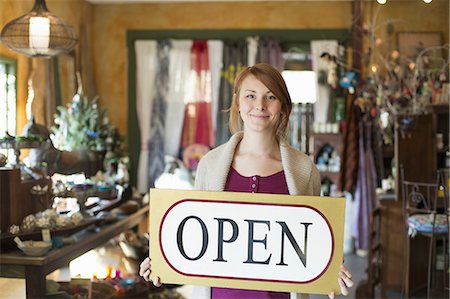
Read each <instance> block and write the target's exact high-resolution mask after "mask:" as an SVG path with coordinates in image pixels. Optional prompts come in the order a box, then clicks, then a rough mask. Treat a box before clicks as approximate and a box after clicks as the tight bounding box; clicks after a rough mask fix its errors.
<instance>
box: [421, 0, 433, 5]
mask: <svg viewBox="0 0 450 299" xmlns="http://www.w3.org/2000/svg"><path fill="white" fill-rule="evenodd" d="M431 1H433V0H423V2H425V3H427V4H428V3H431Z"/></svg>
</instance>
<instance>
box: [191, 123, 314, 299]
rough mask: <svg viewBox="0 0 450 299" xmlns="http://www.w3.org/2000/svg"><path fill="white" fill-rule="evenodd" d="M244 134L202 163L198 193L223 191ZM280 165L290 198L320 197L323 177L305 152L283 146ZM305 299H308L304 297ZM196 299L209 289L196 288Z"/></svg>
mask: <svg viewBox="0 0 450 299" xmlns="http://www.w3.org/2000/svg"><path fill="white" fill-rule="evenodd" d="M242 137H244V132H238V133H236V134H234V135H233V136H231V138H230V140H229V141H228V142H227V143H225V144H222V145H221V146H218V147H217V148H215V149H213V150H211V151H209V152H208V153H207V154H206V155H205V156H204V157H203V158H202V159H201V160H200V163H199V165H198V167H197V173H196V175H195V189H196V190H205V191H223V190H224V189H225V184H226V182H227V177H228V172H229V171H230V167H231V164H232V162H233V158H234V152H235V150H236V147H237V145H238V144H239V142H241V140H242ZM280 153H281V164H282V165H283V170H284V175H285V177H286V182H287V185H288V189H289V194H290V195H317V196H318V195H320V175H319V172H318V171H317V168H316V166H315V165H314V163H313V162H312V161H311V159H310V158H309V157H308V156H307V155H305V154H304V153H302V152H299V151H298V150H296V149H295V148H293V147H291V146H289V145H288V144H287V143H285V142H283V141H281V142H280ZM301 297H302V298H308V296H307V295H306V296H305V294H302V295H301ZM192 298H193V299H210V298H211V288H210V287H194V289H193V294H192ZM293 298H300V294H296V293H291V299H293Z"/></svg>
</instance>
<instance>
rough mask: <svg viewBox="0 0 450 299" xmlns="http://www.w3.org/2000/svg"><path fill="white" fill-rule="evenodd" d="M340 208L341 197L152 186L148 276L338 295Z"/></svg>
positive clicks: (340, 250)
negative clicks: (150, 271)
mask: <svg viewBox="0 0 450 299" xmlns="http://www.w3.org/2000/svg"><path fill="white" fill-rule="evenodd" d="M344 212H345V200H344V199H343V198H331V197H312V196H290V195H275V194H260V193H256V194H255V193H253V194H252V193H238V192H206V191H180V190H163V189H152V190H151V191H150V257H151V260H152V263H151V265H152V276H155V275H157V276H159V277H160V278H161V281H162V282H163V283H178V284H193V285H207V286H217V287H229V288H241V289H254V290H270V291H284V292H302V293H316V294H328V293H330V292H331V291H334V292H335V293H336V294H338V293H339V285H338V283H337V278H338V272H339V267H340V265H341V264H342V261H343V254H342V244H343V242H342V239H343V226H344Z"/></svg>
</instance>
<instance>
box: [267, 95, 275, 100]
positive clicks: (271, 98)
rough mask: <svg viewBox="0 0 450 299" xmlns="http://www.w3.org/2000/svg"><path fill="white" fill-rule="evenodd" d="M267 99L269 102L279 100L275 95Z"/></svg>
mask: <svg viewBox="0 0 450 299" xmlns="http://www.w3.org/2000/svg"><path fill="white" fill-rule="evenodd" d="M267 99H268V100H269V101H275V100H276V99H277V97H276V96H274V95H270V96H267Z"/></svg>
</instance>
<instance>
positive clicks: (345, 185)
mask: <svg viewBox="0 0 450 299" xmlns="http://www.w3.org/2000/svg"><path fill="white" fill-rule="evenodd" d="M354 101H355V96H354V95H352V94H349V95H348V97H347V102H348V103H350V104H347V111H348V113H347V116H346V120H345V123H346V130H345V131H344V133H343V134H344V136H343V150H342V157H341V170H340V172H339V180H338V189H339V190H341V191H348V192H351V193H353V191H354V190H355V188H356V179H357V175H358V161H359V146H358V137H359V129H358V124H359V121H360V118H361V112H360V110H359V108H358V106H356V105H354Z"/></svg>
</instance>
